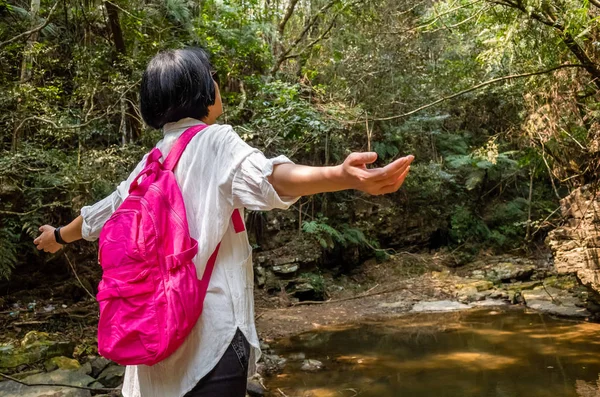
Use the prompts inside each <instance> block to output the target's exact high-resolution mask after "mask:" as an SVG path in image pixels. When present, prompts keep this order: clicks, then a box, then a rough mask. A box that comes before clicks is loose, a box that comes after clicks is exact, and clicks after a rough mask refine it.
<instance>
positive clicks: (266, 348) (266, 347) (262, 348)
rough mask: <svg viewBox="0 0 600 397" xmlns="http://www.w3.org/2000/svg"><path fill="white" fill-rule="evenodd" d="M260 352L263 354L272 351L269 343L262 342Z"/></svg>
mask: <svg viewBox="0 0 600 397" xmlns="http://www.w3.org/2000/svg"><path fill="white" fill-rule="evenodd" d="M260 350H262V351H263V352H267V351H269V350H271V345H269V344H268V343H267V342H264V341H262V340H261V341H260Z"/></svg>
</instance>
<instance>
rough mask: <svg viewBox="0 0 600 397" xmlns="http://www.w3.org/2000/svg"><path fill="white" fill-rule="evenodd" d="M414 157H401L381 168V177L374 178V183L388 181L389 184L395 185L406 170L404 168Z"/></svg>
mask: <svg viewBox="0 0 600 397" xmlns="http://www.w3.org/2000/svg"><path fill="white" fill-rule="evenodd" d="M413 159H414V157H413V156H406V157H402V158H400V159H398V160H396V161H394V162H392V163H390V164H388V165H386V166H385V167H383V168H382V169H381V170H382V173H381V175H379V176H378V177H376V178H374V181H375V182H382V181H385V180H388V181H389V182H390V183H389V184H392V183H395V182H396V180H397V179H398V177H399V176H400V175H401V174H402V173H403V172H404V171H405V170H406V168H407V167H408V166H409V165H410V164H411V163H412V161H413Z"/></svg>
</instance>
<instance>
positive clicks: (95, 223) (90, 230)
mask: <svg viewBox="0 0 600 397" xmlns="http://www.w3.org/2000/svg"><path fill="white" fill-rule="evenodd" d="M147 158H148V154H146V155H144V157H143V158H142V160H141V161H140V162H139V163H138V165H137V166H136V167H135V169H134V170H133V172H132V173H131V174H129V177H128V178H127V180H125V181H123V182H121V183H120V184H119V186H117V188H116V189H115V191H114V192H112V193H111V194H110V195H109V196H108V197H106V198H104V199H102V200H100V201H98V202H97V203H96V204H93V205H88V206H85V207H83V208H82V209H81V212H80V214H81V217H82V218H83V224H82V226H81V236H82V237H83V238H84V239H85V240H88V241H94V240H97V239H98V237H100V231H101V230H102V227H103V226H104V224H105V223H106V221H107V220H108V218H110V216H111V215H112V214H113V212H115V211H116V210H117V208H119V206H120V205H121V204H122V203H123V201H124V200H125V199H126V198H127V196H128V195H129V185H131V183H132V182H133V180H134V179H135V178H136V177H137V176H138V175H139V173H140V171H141V170H142V169H143V168H144V166H145V165H146V159H147Z"/></svg>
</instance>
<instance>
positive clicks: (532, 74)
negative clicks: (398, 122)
mask: <svg viewBox="0 0 600 397" xmlns="http://www.w3.org/2000/svg"><path fill="white" fill-rule="evenodd" d="M566 68H583V69H585V66H584V65H581V64H565V65H560V66H556V67H553V68H551V69H546V70H541V71H538V72H530V73H522V74H512V75H510V76H503V77H497V78H495V79H491V80H488V81H485V82H483V83H480V84H477V85H476V86H473V87H471V88H467V89H466V90H462V91H460V92H457V93H455V94H452V95H448V96H445V97H443V98H440V99H438V100H437V101H434V102H431V103H428V104H427V105H423V106H421V107H419V108H416V109H414V110H411V111H410V112H407V113H402V114H399V115H396V116H389V117H378V118H371V119H370V120H371V121H388V120H395V119H400V118H404V117H408V116H411V115H413V114H415V113H418V112H420V111H422V110H425V109H429V108H430V107H433V106H435V105H438V104H440V103H442V102H445V101H448V100H450V99H454V98H456V97H459V96H461V95H465V94H468V93H469V92H473V91H476V90H478V89H480V88H483V87H486V86H488V85H491V84H494V83H498V82H500V81H505V80H513V79H520V78H524V77H531V76H538V75H541V74H547V73H552V72H554V71H556V70H560V69H566ZM358 123H362V121H352V122H350V124H358Z"/></svg>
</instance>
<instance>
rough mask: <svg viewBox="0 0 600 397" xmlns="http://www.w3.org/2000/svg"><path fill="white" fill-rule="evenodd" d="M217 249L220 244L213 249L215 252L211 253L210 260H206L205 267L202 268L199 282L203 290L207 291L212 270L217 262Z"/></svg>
mask: <svg viewBox="0 0 600 397" xmlns="http://www.w3.org/2000/svg"><path fill="white" fill-rule="evenodd" d="M219 248H221V243H219V244H218V245H217V248H215V251H214V252H213V253H212V255H211V256H210V258H208V262H206V267H205V268H204V274H203V275H202V279H201V280H200V282H201V283H202V287H203V288H204V290H206V289H208V283H209V282H210V276H211V275H212V272H213V269H214V267H215V263H216V262H217V256H219Z"/></svg>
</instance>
